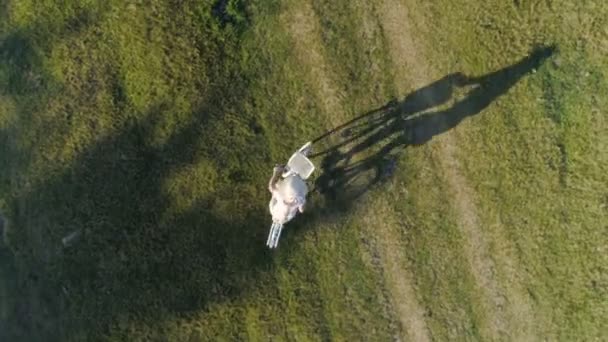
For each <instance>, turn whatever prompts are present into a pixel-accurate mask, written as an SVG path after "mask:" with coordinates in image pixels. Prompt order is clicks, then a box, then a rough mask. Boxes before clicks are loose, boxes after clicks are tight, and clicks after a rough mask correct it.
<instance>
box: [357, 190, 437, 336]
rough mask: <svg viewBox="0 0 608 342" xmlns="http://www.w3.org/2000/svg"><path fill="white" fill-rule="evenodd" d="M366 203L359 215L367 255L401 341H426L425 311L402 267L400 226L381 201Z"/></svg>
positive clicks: (405, 269) (404, 261)
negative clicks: (388, 298)
mask: <svg viewBox="0 0 608 342" xmlns="http://www.w3.org/2000/svg"><path fill="white" fill-rule="evenodd" d="M368 202H369V203H366V204H368V205H366V206H365V210H363V213H362V214H361V215H362V217H363V218H362V221H363V223H364V224H365V231H366V233H367V235H368V239H369V240H368V242H369V244H370V249H371V253H373V254H376V253H377V255H378V257H379V259H380V260H379V263H378V264H379V265H378V267H380V268H381V270H380V271H381V274H382V276H383V277H384V279H385V281H386V284H387V285H388V289H389V292H390V294H391V297H392V306H393V307H394V309H395V310H396V311H397V315H398V318H399V321H400V323H401V328H402V331H404V332H405V335H406V336H404V337H405V339H406V340H407V341H422V342H425V341H430V340H431V338H430V334H429V330H428V327H427V325H426V320H425V318H424V316H425V310H424V308H423V307H422V306H421V305H420V303H419V301H418V299H417V297H416V289H415V288H414V286H413V285H412V284H413V281H412V279H413V277H412V274H411V272H410V271H409V270H408V269H407V268H405V267H404V265H406V263H407V257H406V255H405V251H404V246H405V244H404V243H403V241H402V239H401V238H400V232H399V227H402V226H403V225H402V224H401V223H400V222H398V221H397V220H396V218H397V217H398V215H397V213H396V212H395V211H394V209H393V208H392V207H391V205H390V204H389V203H388V202H387V200H386V199H385V197H382V196H379V197H378V198H376V199H374V200H373V201H368Z"/></svg>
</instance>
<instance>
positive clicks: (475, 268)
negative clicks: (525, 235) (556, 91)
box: [378, 0, 534, 340]
mask: <svg viewBox="0 0 608 342" xmlns="http://www.w3.org/2000/svg"><path fill="white" fill-rule="evenodd" d="M378 11H379V16H380V18H381V19H380V20H381V22H382V26H383V29H384V32H385V37H386V39H387V42H388V44H389V46H390V51H391V57H392V60H393V63H394V67H395V70H396V76H395V85H396V87H397V89H398V90H399V91H400V92H402V94H405V93H407V91H409V90H411V89H408V87H411V86H412V85H413V86H415V87H421V86H424V85H426V84H429V83H430V82H432V81H433V79H432V78H431V76H430V75H433V72H432V70H431V69H430V66H429V65H428V64H426V63H425V62H424V61H426V58H425V56H421V55H418V54H417V53H416V51H419V50H418V48H417V46H416V42H415V41H414V39H413V35H412V32H413V31H412V28H411V27H410V24H409V20H410V13H408V9H407V7H406V6H405V5H404V4H403V2H402V1H400V0H385V1H383V2H382V4H381V5H380V7H379V9H378ZM435 140H436V141H435V142H434V144H435V145H436V147H437V148H436V149H435V150H434V151H436V157H437V159H438V160H439V165H441V167H442V172H443V174H444V175H445V180H446V182H447V184H448V186H449V188H450V189H451V192H452V197H453V203H454V206H455V208H456V209H457V215H458V217H457V218H458V226H459V228H460V230H461V232H462V233H463V235H464V237H465V238H466V244H465V246H463V248H464V250H465V255H466V256H467V259H468V260H469V267H470V270H471V274H472V275H473V278H474V280H475V282H476V283H477V286H478V287H479V288H480V289H481V291H482V294H483V296H482V304H483V309H484V311H485V315H486V317H487V324H485V327H484V335H485V337H487V338H488V339H490V340H497V339H501V338H502V337H504V336H505V334H507V336H508V335H511V336H512V337H515V336H517V337H518V340H534V336H533V334H532V331H531V323H530V322H532V320H533V314H532V309H531V305H530V303H529V302H528V300H527V299H526V297H525V295H524V294H523V293H524V292H523V289H522V288H521V287H520V286H517V285H514V287H511V288H509V287H507V288H501V286H500V285H499V283H498V279H497V268H496V265H495V264H494V261H493V260H492V258H491V255H490V252H489V242H488V239H487V237H486V234H485V233H484V231H483V229H482V226H481V223H480V220H479V215H478V209H477V208H476V206H475V201H474V200H475V194H474V190H473V189H472V188H471V186H470V185H469V184H468V181H467V179H466V177H464V175H463V174H462V172H461V171H460V170H462V167H461V166H460V164H459V161H458V159H457V156H456V155H457V154H456V147H455V146H457V135H456V134H455V132H453V131H452V132H447V133H445V134H443V135H442V136H441V137H438V138H437V139H435ZM502 242H503V241H501V243H502ZM496 256H497V257H498V258H500V260H502V263H503V264H504V266H505V267H504V269H505V271H506V273H507V278H510V279H513V277H514V274H515V273H516V272H515V271H516V266H515V265H516V262H515V261H514V260H513V259H512V258H511V257H510V256H509V255H507V254H506V253H502V252H499V253H498V255H496ZM510 323H511V324H510ZM510 332H513V333H510Z"/></svg>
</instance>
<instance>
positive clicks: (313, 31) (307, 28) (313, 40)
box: [282, 1, 346, 128]
mask: <svg viewBox="0 0 608 342" xmlns="http://www.w3.org/2000/svg"><path fill="white" fill-rule="evenodd" d="M282 22H283V25H284V26H285V27H286V28H287V29H288V30H289V32H290V35H291V37H292V39H293V45H294V48H295V51H296V54H295V55H296V56H297V57H298V62H299V63H300V65H302V66H304V67H305V68H306V69H307V70H308V74H307V75H306V78H307V81H308V83H309V85H310V86H311V87H312V89H315V91H316V93H317V101H318V102H319V103H321V105H322V108H323V110H324V112H325V113H326V115H327V118H328V119H329V122H330V123H331V125H330V127H328V128H331V127H335V126H338V125H339V124H341V123H342V122H344V121H345V119H346V115H345V112H344V108H345V106H344V104H343V102H342V98H343V96H342V94H340V93H339V92H338V90H337V89H338V87H337V86H336V85H335V83H334V81H333V79H332V73H331V68H330V67H329V64H328V63H327V61H326V60H325V52H324V47H323V44H322V42H321V29H320V27H319V23H318V20H317V18H316V14H315V12H314V10H313V8H312V6H311V4H310V3H309V2H307V1H302V2H300V3H299V6H298V7H297V8H293V9H292V10H291V11H290V12H287V13H285V14H284V15H283V16H282Z"/></svg>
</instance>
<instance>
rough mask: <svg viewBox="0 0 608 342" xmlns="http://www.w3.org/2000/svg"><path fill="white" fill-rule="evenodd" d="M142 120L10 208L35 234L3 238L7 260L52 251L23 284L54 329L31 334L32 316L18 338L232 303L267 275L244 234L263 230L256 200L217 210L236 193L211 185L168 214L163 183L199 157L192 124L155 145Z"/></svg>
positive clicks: (49, 336) (257, 240)
mask: <svg viewBox="0 0 608 342" xmlns="http://www.w3.org/2000/svg"><path fill="white" fill-rule="evenodd" d="M147 116H148V117H149V119H148V120H144V121H143V122H137V123H131V124H129V125H128V126H127V127H126V128H125V129H123V130H121V131H120V132H119V133H117V134H115V135H113V136H110V137H108V138H107V139H105V140H103V141H101V142H99V143H97V144H95V146H93V147H92V148H90V149H88V150H86V151H84V152H83V153H82V156H81V157H80V158H79V159H77V160H76V161H74V162H73V164H72V166H71V167H69V168H68V169H67V170H66V171H65V172H64V173H62V174H61V175H58V176H57V177H54V178H51V179H49V180H47V181H45V182H44V183H43V184H41V185H40V186H38V187H36V188H34V189H32V190H31V191H28V192H26V193H23V194H22V195H21V196H20V198H17V199H16V200H15V201H14V202H13V203H17V205H16V207H14V208H13V209H12V210H11V211H12V212H13V213H14V215H12V216H13V217H14V220H13V221H12V222H11V224H12V225H14V226H15V227H32V226H36V225H40V226H41V227H39V229H38V230H36V231H28V232H23V231H22V232H21V233H20V234H19V236H18V237H15V238H14V239H13V240H11V242H12V245H13V246H14V248H15V249H16V253H17V255H20V256H22V257H24V256H27V254H28V253H30V252H31V251H28V250H21V248H30V247H31V246H35V245H36V244H35V243H32V242H31V241H30V242H28V241H23V240H24V239H25V240H30V239H32V240H43V242H44V243H46V244H47V246H46V247H47V248H48V249H50V250H54V253H53V256H52V258H53V260H52V261H51V262H48V263H44V262H42V263H41V262H36V261H34V260H32V261H30V262H31V264H30V265H31V266H32V267H30V269H31V274H30V276H29V279H28V283H29V284H28V286H29V287H31V288H35V289H38V291H39V293H38V296H39V297H40V298H42V299H43V300H44V301H45V303H44V307H45V308H44V310H45V311H46V312H47V315H48V316H49V317H48V318H49V319H51V318H52V320H53V321H54V322H55V323H56V324H57V322H56V320H59V324H57V325H55V326H46V327H45V326H36V325H32V324H40V323H37V322H41V321H43V320H41V319H40V317H39V318H38V319H37V320H27V319H24V320H22V321H20V322H18V323H20V324H23V325H22V326H21V327H18V329H17V330H19V331H31V330H32V329H38V330H39V331H43V332H44V334H38V335H34V336H37V338H44V339H45V340H51V341H52V340H55V338H57V340H62V339H63V338H68V337H73V336H89V337H94V336H100V335H99V334H103V333H104V332H105V331H107V329H108V328H109V327H114V329H115V328H116V326H115V325H116V324H117V322H118V321H119V320H122V321H128V322H136V321H140V322H142V323H143V324H154V322H157V321H163V320H164V319H170V318H171V317H175V316H180V315H187V314H188V313H190V312H195V311H199V310H201V309H204V308H206V307H207V306H208V305H209V304H211V303H217V302H222V301H224V300H228V299H231V298H234V297H235V296H239V295H242V294H243V292H244V291H246V290H247V286H248V285H247V284H251V283H253V281H251V279H254V278H255V276H256V274H257V272H258V271H259V270H260V269H265V268H267V267H269V265H270V261H271V255H270V254H269V253H268V252H267V251H266V250H265V249H264V248H263V243H262V241H263V238H264V237H263V236H256V234H252V233H249V234H248V233H247V232H248V231H249V232H252V228H253V227H264V228H263V229H264V232H262V233H265V229H266V226H267V217H266V210H265V206H264V203H261V205H260V206H259V207H251V208H242V210H241V211H240V212H239V213H236V214H235V217H226V216H225V215H221V214H217V210H216V209H215V208H216V203H215V201H216V200H218V198H219V199H220V200H221V199H222V197H225V194H226V193H231V192H232V193H234V192H235V191H237V190H238V187H239V184H234V183H233V182H230V183H228V184H226V183H223V184H216V189H214V190H210V191H209V192H207V193H205V194H203V195H201V197H199V198H197V199H196V202H195V203H194V204H193V205H191V206H190V207H189V208H187V209H185V211H179V210H178V211H174V210H173V207H172V204H173V203H172V201H173V199H172V198H171V197H170V194H167V192H166V181H167V179H170V178H171V176H172V175H173V174H174V173H175V172H177V171H179V170H182V169H184V168H187V167H188V166H190V165H194V164H196V163H197V162H198V158H199V157H209V156H207V155H204V156H201V153H200V152H199V151H196V150H195V149H196V146H197V140H198V139H200V133H201V131H200V129H201V122H200V121H196V122H194V123H193V124H191V125H189V126H188V127H186V128H184V129H183V130H182V131H180V132H178V133H176V134H175V135H174V136H173V137H172V138H171V139H170V140H169V141H168V142H167V143H166V144H164V145H162V146H153V145H150V143H149V142H148V141H149V137H150V136H151V135H152V134H153V127H154V126H155V114H154V113H150V114H148V115H147ZM217 158H218V159H219V158H220V157H219V156H217ZM260 186H261V187H263V185H262V184H260ZM237 216H238V217H237ZM32 220H35V222H32ZM76 230H77V231H80V232H81V237H80V239H79V240H76V242H75V243H74V245H73V246H71V247H69V248H62V247H61V237H62V236H65V235H66V234H67V233H69V232H71V231H76ZM252 237H253V239H251V238H252ZM52 246H54V247H52ZM235 264H236V265H238V266H235ZM49 266H50V267H51V268H52V269H43V268H44V267H49ZM245 279H249V280H247V281H245ZM28 314H35V313H28ZM82 334H84V335H82Z"/></svg>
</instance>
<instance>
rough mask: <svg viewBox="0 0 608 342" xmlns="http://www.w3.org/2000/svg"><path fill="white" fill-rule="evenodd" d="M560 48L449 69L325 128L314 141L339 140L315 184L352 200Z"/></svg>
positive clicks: (335, 201) (335, 197) (338, 202)
mask: <svg viewBox="0 0 608 342" xmlns="http://www.w3.org/2000/svg"><path fill="white" fill-rule="evenodd" d="M555 51H556V48H555V47H554V46H548V47H539V48H536V49H534V50H533V51H532V53H531V54H530V55H528V56H527V57H525V58H522V59H521V60H519V61H518V62H516V63H515V64H513V65H510V66H508V67H505V68H503V69H500V70H498V71H495V72H492V73H489V74H487V75H483V76H479V77H468V76H465V75H463V74H461V73H455V74H450V75H448V76H445V77H443V78H442V79H440V80H438V81H436V82H434V83H432V84H430V85H428V86H426V87H424V88H421V89H419V90H417V91H415V92H413V93H411V94H409V95H408V96H406V97H405V98H404V99H403V100H402V101H392V102H390V103H388V104H387V105H385V106H383V107H382V108H379V109H377V110H374V111H371V112H369V113H366V114H364V115H362V116H359V117H357V118H355V119H353V120H351V121H349V122H347V123H345V124H344V125H341V126H338V127H336V128H335V129H333V130H331V131H329V132H327V133H325V134H323V135H322V136H320V137H319V138H317V139H315V141H316V142H322V140H323V139H325V138H326V137H328V136H329V135H332V134H339V135H340V139H339V140H340V141H339V142H338V143H336V144H335V145H334V146H332V147H330V148H328V149H326V150H324V151H322V152H319V153H317V154H315V155H313V156H312V157H313V158H314V157H317V158H319V157H321V158H322V160H321V163H320V164H321V167H320V169H321V175H320V176H319V177H318V178H317V180H316V182H315V188H316V190H317V191H318V192H319V193H320V194H321V195H322V196H323V197H324V198H325V199H326V200H327V202H328V203H327V206H328V207H332V208H335V207H337V208H340V207H344V206H348V205H349V204H350V203H352V202H353V200H355V199H356V198H358V197H359V196H361V195H362V194H364V193H365V192H366V191H368V190H369V189H370V188H372V187H373V186H374V185H375V184H377V183H379V182H382V181H383V180H386V179H388V178H389V177H390V176H391V175H392V173H393V172H394V170H395V168H396V167H397V155H398V154H399V153H400V152H401V151H402V150H403V149H404V148H406V147H408V146H416V145H421V144H424V143H426V142H428V141H429V140H431V139H432V138H433V137H434V136H436V135H439V134H441V133H444V132H446V131H448V130H450V129H452V128H454V127H455V126H457V125H458V124H459V123H460V122H462V121H463V120H464V119H465V118H467V117H470V116H473V115H476V114H479V113H481V112H482V111H483V110H484V109H486V108H487V107H488V106H489V105H490V104H491V103H492V102H493V101H494V100H496V99H497V98H498V97H500V96H501V95H503V94H505V93H506V92H507V91H508V90H509V89H510V88H511V87H512V86H513V85H515V84H516V83H517V82H518V81H519V80H520V79H521V78H522V77H524V76H525V75H527V74H529V73H531V72H532V71H533V70H535V69H536V68H538V67H539V66H540V65H541V64H542V63H543V62H544V61H545V60H546V59H547V58H549V57H550V56H551V55H553V54H554V53H555ZM457 88H463V89H465V90H468V93H467V94H466V95H465V96H464V97H463V98H462V99H460V100H457V101H455V102H454V103H453V104H451V105H450V106H449V107H448V108H447V109H437V107H441V106H445V105H448V102H450V100H451V99H452V97H453V94H454V93H455V91H456V89H457Z"/></svg>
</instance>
